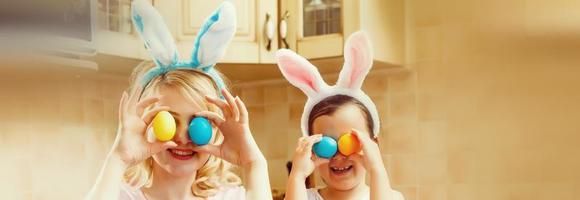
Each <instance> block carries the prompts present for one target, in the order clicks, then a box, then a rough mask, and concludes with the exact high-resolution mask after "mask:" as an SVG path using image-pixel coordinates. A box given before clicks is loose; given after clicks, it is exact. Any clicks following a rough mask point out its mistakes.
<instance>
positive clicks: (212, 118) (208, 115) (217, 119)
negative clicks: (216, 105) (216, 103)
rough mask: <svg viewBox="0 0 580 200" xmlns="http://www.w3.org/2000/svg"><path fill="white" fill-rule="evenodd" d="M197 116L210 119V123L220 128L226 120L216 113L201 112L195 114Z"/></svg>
mask: <svg viewBox="0 0 580 200" xmlns="http://www.w3.org/2000/svg"><path fill="white" fill-rule="evenodd" d="M195 115H196V116H200V117H205V118H207V119H209V120H210V121H212V122H213V124H215V125H216V126H218V127H219V126H220V125H221V124H222V123H224V122H225V120H224V118H222V116H220V115H219V114H217V113H215V112H211V111H201V112H198V113H195Z"/></svg>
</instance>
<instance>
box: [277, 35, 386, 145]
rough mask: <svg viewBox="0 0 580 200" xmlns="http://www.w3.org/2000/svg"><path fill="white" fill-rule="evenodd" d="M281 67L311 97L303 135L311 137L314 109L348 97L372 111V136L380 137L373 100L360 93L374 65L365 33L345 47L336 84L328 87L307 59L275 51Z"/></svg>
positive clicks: (290, 52)
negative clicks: (334, 98)
mask: <svg viewBox="0 0 580 200" xmlns="http://www.w3.org/2000/svg"><path fill="white" fill-rule="evenodd" d="M276 58H277V61H278V67H279V68H280V71H282V75H284V77H285V78H286V79H287V80H288V81H289V82H290V83H291V84H292V85H294V86H296V87H297V88H299V89H300V90H302V92H304V94H306V96H307V97H308V100H307V101H306V105H304V111H303V112H302V120H301V123H302V124H301V128H302V135H305V136H306V135H308V117H309V116H310V112H311V111H312V108H313V107H314V106H315V105H316V104H318V103H319V102H321V101H322V100H324V99H326V98H327V97H331V96H334V95H347V96H350V97H353V98H355V99H356V100H358V101H360V102H361V103H362V104H363V105H364V106H365V107H366V108H367V109H368V111H369V112H370V114H371V118H372V120H373V124H374V126H373V127H374V128H373V130H372V132H373V136H374V137H376V136H378V134H379V130H380V127H379V125H380V123H379V114H378V112H377V108H376V106H375V104H374V103H373V101H372V100H371V98H370V97H369V96H368V95H367V94H365V93H364V92H363V91H362V90H361V86H362V83H363V81H364V79H365V77H366V75H367V74H368V73H369V70H370V69H371V67H372V64H373V55H372V48H371V44H370V41H369V40H368V38H367V35H366V34H365V33H364V32H361V31H359V32H356V33H354V34H352V35H351V36H350V37H349V38H348V39H347V41H346V45H345V47H344V65H343V67H342V70H341V71H340V74H339V76H338V81H337V82H336V85H333V86H329V85H327V84H326V83H325V82H324V80H322V77H321V76H320V73H319V72H318V69H316V67H315V66H314V65H312V64H311V63H310V62H308V60H306V59H305V58H303V57H302V56H300V55H298V54H296V53H295V52H293V51H291V50H288V49H281V50H278V52H276Z"/></svg>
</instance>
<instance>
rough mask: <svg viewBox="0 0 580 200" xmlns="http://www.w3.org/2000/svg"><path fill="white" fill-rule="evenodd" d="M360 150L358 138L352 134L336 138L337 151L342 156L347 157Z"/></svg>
mask: <svg viewBox="0 0 580 200" xmlns="http://www.w3.org/2000/svg"><path fill="white" fill-rule="evenodd" d="M360 150H361V145H360V142H359V141H358V138H357V137H356V136H355V135H353V134H352V133H347V134H344V135H342V136H340V137H339V138H338V151H340V153H341V154H342V155H345V156H349V155H351V154H353V153H357V152H359V151H360Z"/></svg>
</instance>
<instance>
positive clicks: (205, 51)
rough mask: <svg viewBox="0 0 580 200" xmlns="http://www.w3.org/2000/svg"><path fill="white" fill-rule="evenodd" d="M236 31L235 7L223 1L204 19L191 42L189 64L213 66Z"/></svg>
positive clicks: (203, 66)
mask: <svg viewBox="0 0 580 200" xmlns="http://www.w3.org/2000/svg"><path fill="white" fill-rule="evenodd" d="M235 32H236V9H235V7H234V5H233V4H232V3H230V2H227V1H226V2H223V3H222V4H221V5H220V6H219V8H218V9H217V10H216V11H214V13H213V14H212V15H211V16H210V17H209V18H208V19H206V21H205V23H204V24H203V26H202V27H201V29H200V30H199V33H198V34H197V37H196V38H195V42H194V44H193V51H192V52H193V53H192V55H191V63H190V64H191V65H192V66H199V67H201V68H202V69H203V70H204V71H205V70H207V69H205V68H208V67H212V66H214V65H215V64H216V63H217V61H218V60H219V59H221V58H222V57H223V55H224V54H225V52H226V47H227V46H228V44H229V43H230V41H231V40H232V38H233V37H234V34H235Z"/></svg>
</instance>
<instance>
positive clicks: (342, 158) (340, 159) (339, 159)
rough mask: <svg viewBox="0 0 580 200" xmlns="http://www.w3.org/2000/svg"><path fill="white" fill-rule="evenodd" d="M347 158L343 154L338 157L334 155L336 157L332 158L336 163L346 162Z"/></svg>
mask: <svg viewBox="0 0 580 200" xmlns="http://www.w3.org/2000/svg"><path fill="white" fill-rule="evenodd" d="M346 159H347V157H346V156H344V155H342V154H341V153H337V154H336V155H334V157H332V158H331V160H334V161H342V160H346Z"/></svg>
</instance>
